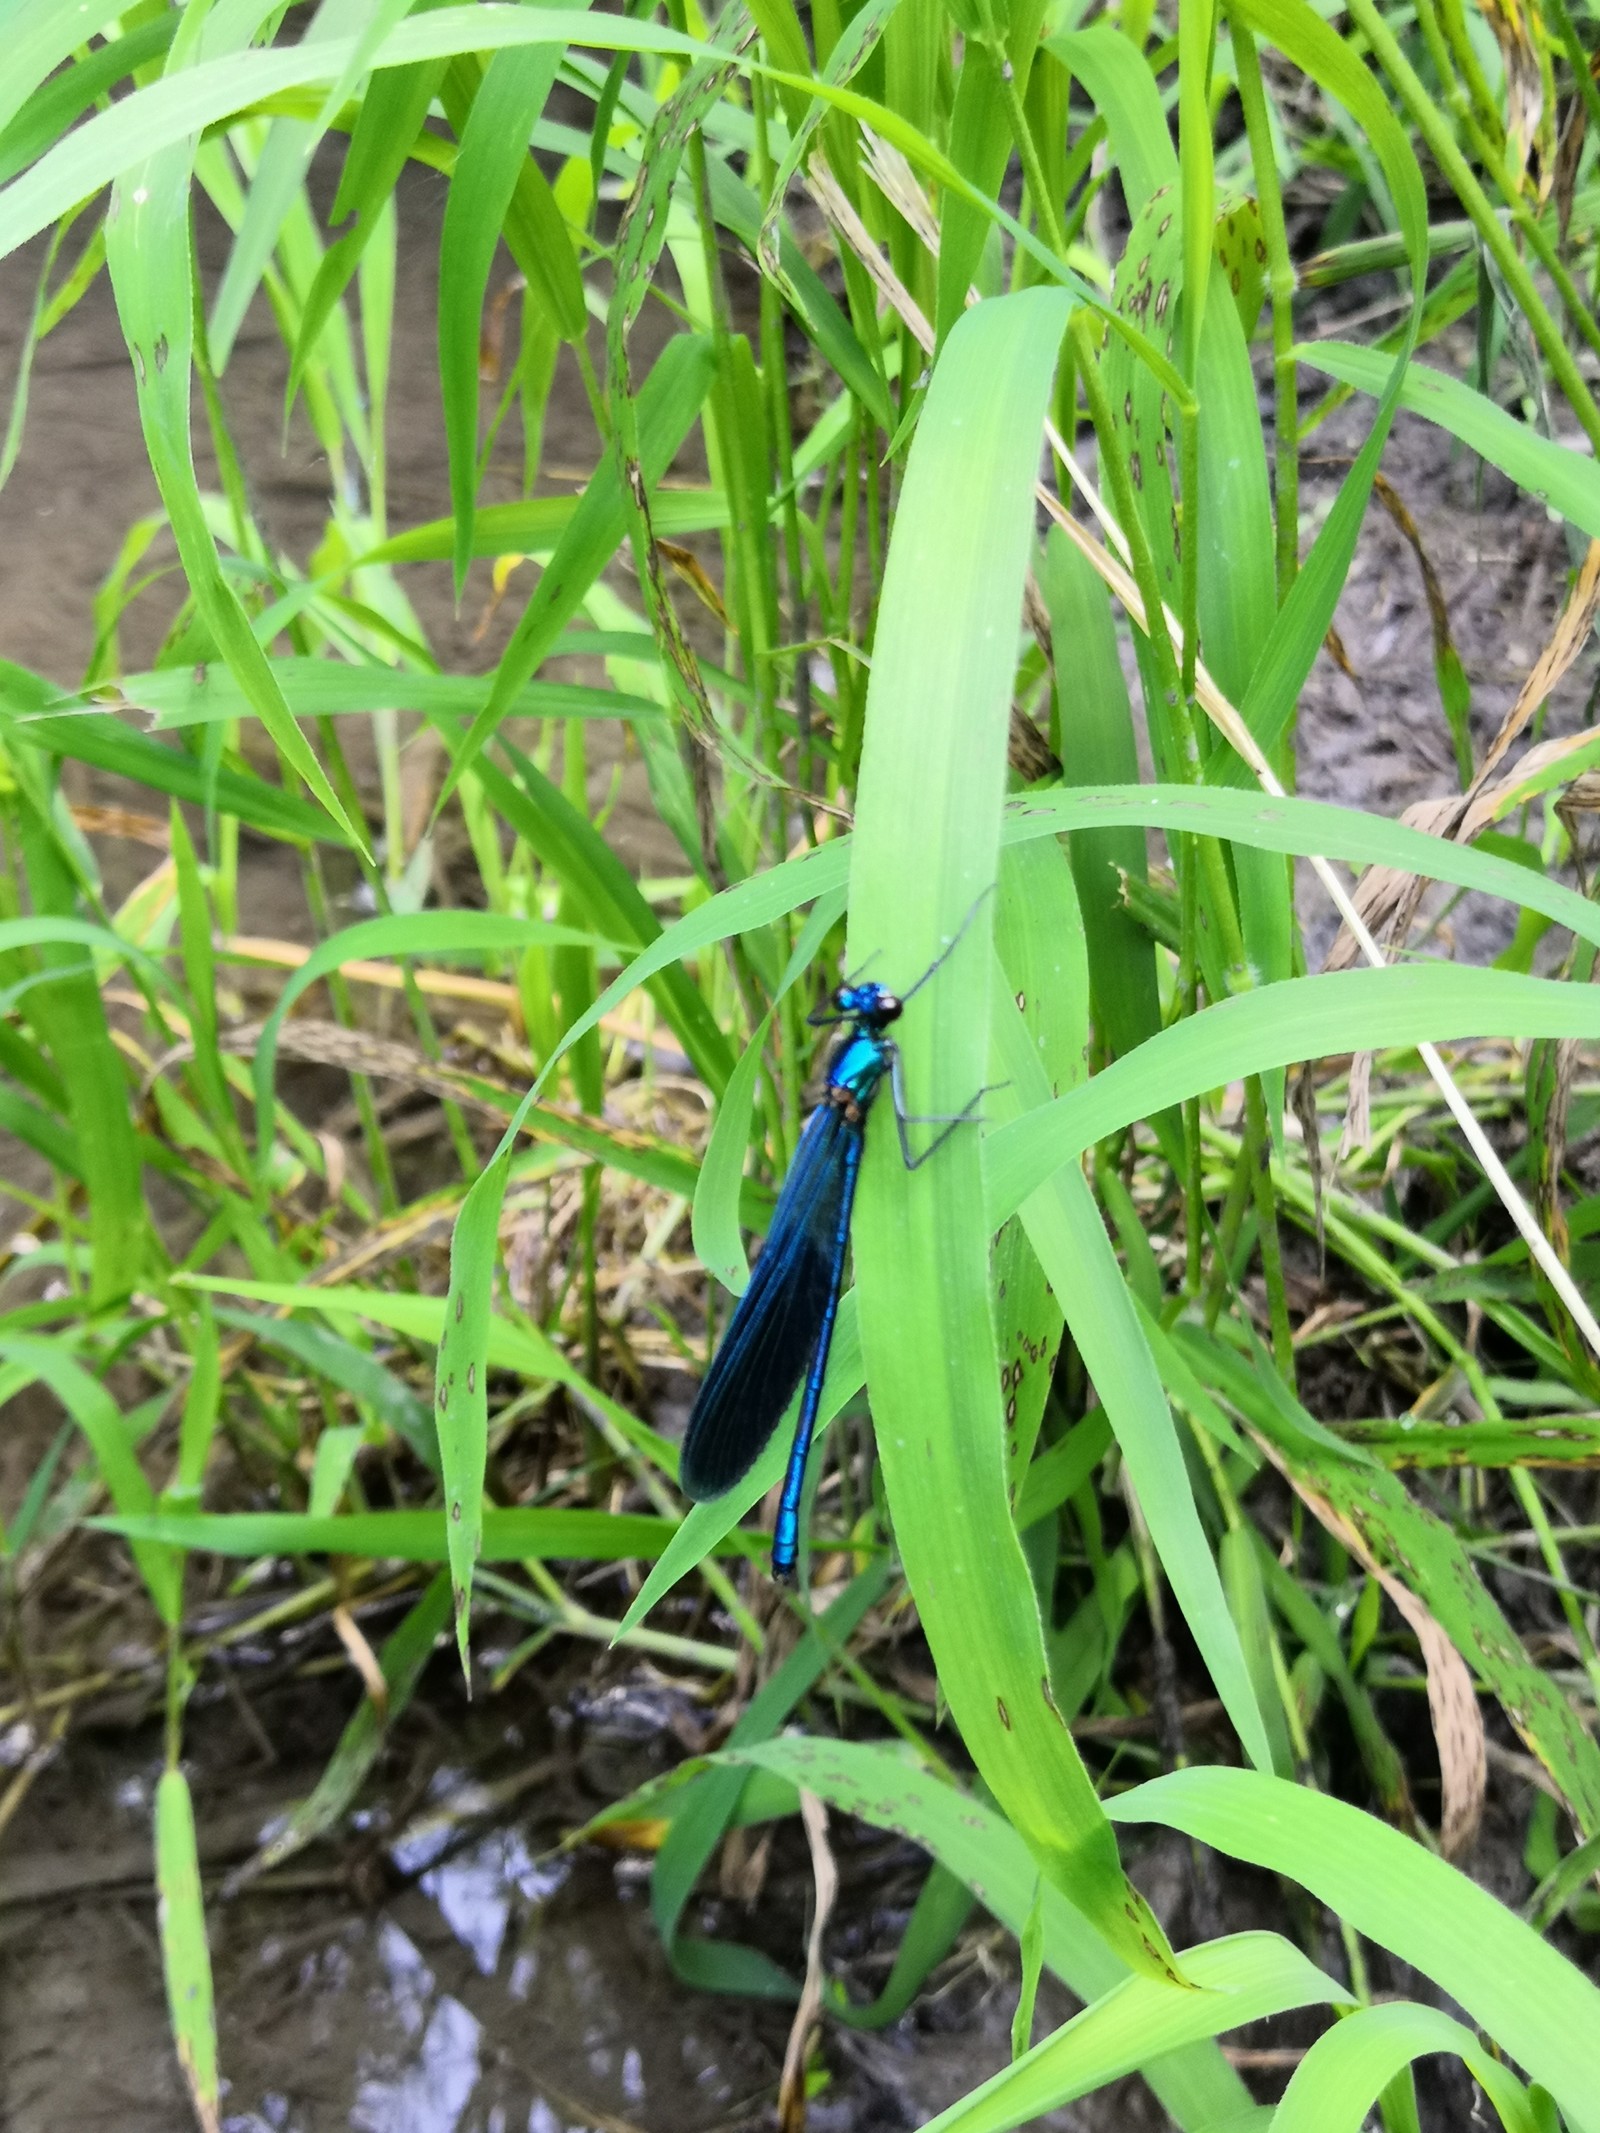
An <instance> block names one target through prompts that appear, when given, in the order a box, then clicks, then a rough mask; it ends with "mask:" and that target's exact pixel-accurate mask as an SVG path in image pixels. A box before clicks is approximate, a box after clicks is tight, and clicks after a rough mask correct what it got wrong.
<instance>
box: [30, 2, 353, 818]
mask: <svg viewBox="0 0 1600 2133" xmlns="http://www.w3.org/2000/svg"><path fill="white" fill-rule="evenodd" d="M182 45H183V40H181V39H180V40H179V41H178V43H175V44H174V47H173V52H172V64H173V65H174V67H181V71H185V72H186V71H191V70H190V69H189V68H188V67H187V66H183V65H182V61H183V60H185V59H186V58H187V56H188V55H187V54H186V53H184V52H183V50H182ZM129 101H130V102H137V101H138V98H137V96H135V97H133V98H131V99H129ZM122 108H126V106H123V107H122ZM85 131H87V129H85ZM193 164H194V143H193V141H184V140H181V139H180V140H179V141H177V142H176V143H175V144H173V145H172V146H171V147H167V148H163V149H161V150H159V151H158V152H156V153H155V154H153V155H150V156H148V157H147V158H145V159H144V160H142V161H141V162H139V163H138V164H136V165H135V167H134V168H133V169H131V170H130V171H128V172H127V174H126V176H125V177H124V178H123V179H122V180H121V181H120V183H119V185H118V189H117V192H116V195H115V197H114V199H113V202H112V210H111V214H110V217H109V226H108V233H107V238H106V263H107V265H108V266H109V268H110V270H111V285H112V288H113V290H114V291H115V294H116V299H117V312H118V316H119V317H120V319H121V321H122V330H123V333H124V335H125V337H126V339H127V342H128V348H129V351H130V353H131V355H132V358H133V368H134V381H135V387H136V392H137V397H138V403H139V418H140V422H141V424H142V426H143V429H144V438H145V448H146V451H147V452H148V454H149V457H150V467H151V471H152V473H153V474H154V475H155V478H156V484H157V486H158V487H159V489H160V491H161V500H162V502H163V504H164V505H165V506H166V510H167V516H168V519H169V520H170V522H171V526H172V534H173V538H174V540H175V541H176V542H177V544H178V553H179V555H180V556H181V558H182V560H183V567H184V570H185V573H186V574H187V576H188V579H189V583H190V586H191V588H192V589H193V592H194V595H195V599H196V601H197V603H198V605H199V608H200V612H201V614H202V616H203V617H204V619H205V621H206V624H207V626H208V628H209V629H210V632H211V635H212V638H213V641H214V642H215V644H216V646H217V649H218V650H219V652H220V653H221V654H222V656H223V657H224V658H225V659H226V660H227V662H228V664H229V665H230V666H231V667H232V669H233V671H234V673H235V674H236V675H237V676H238V678H239V681H240V683H241V685H242V686H243V687H244V689H245V691H246V693H247V694H248V695H249V697H250V700H251V703H252V705H253V707H254V709H255V712H256V715H257V716H258V717H259V718H260V720H261V721H262V723H263V725H265V727H266V728H267V731H268V732H269V733H270V734H271V736H272V739H273V742H274V744H275V745H276V747H277V749H278V752H279V754H280V755H281V756H282V757H283V759H284V761H285V762H286V763H289V764H290V765H292V766H293V768H294V769H295V770H296V771H297V772H298V773H299V775H300V776H301V777H302V778H303V779H304V780H305V782H306V784H307V786H308V787H309V788H310V790H311V792H312V793H313V795H314V796H315V797H316V798H317V799H318V800H320V801H321V803H322V805H323V806H324V807H325V808H326V809H327V811H328V813H329V815H330V816H331V817H332V818H333V820H334V821H335V822H336V823H337V824H338V825H339V827H340V828H341V829H342V830H344V831H345V832H346V833H347V835H348V836H349V837H350V838H351V839H352V841H353V842H355V843H357V844H360V843H361V842H362V841H363V840H362V837H361V832H360V829H359V827H358V825H356V824H354V823H352V822H351V821H350V820H349V818H348V817H347V816H346V814H345V812H344V808H343V807H342V805H341V804H340V801H339V799H338V796H337V795H336V794H335V792H334V790H333V788H332V786H331V785H330V784H329V783H328V780H327V778H326V776H325V775H324V774H323V770H322V766H321V764H320V763H319V762H318V761H317V759H316V757H315V755H314V754H313V753H312V751H311V749H310V747H309V746H308V745H307V743H306V741H305V739H304V737H303V735H302V734H301V732H300V729H299V727H298V726H296V724H295V723H294V720H293V719H292V718H291V717H290V715H289V707H288V706H287V704H285V703H284V701H283V698H282V695H281V694H280V692H279V691H278V689H277V687H276V685H275V684H274V682H273V679H272V673H271V668H270V666H269V664H268V662H267V659H266V655H265V654H264V653H263V651H262V650H261V647H260V646H259V645H258V644H257V643H256V640H255V636H254V634H253V633H252V631H251V628H250V623H249V620H248V618H247V616H246V615H245V612H244V610H243V608H242V607H241V606H240V604H239V598H238V595H237V593H236V592H235V591H234V589H233V586H232V585H231V584H230V582H229V580H228V578H227V577H226V575H225V574H224V572H223V569H222V564H221V560H220V558H219V556H218V553H217V546H216V542H215V540H214V539H213V537H212V533H211V528H210V525H209V523H208V521H207V518H206V513H205V507H204V505H203V503H202V502H201V498H200V491H199V487H198V485H197V483H196V479H195V470H194V456H193V447H192V441H191V437H190V429H189V393H190V385H191V377H192V370H193V342H194V318H193V305H194V260H193V253H192V246H191V237H190V224H189V186H190V180H191V177H192V174H193ZM30 175H31V174H30ZM26 182H27V180H26V179H19V180H18V181H17V183H18V184H19V185H21V184H25V183H26ZM3 197H4V196H0V198H3Z"/></svg>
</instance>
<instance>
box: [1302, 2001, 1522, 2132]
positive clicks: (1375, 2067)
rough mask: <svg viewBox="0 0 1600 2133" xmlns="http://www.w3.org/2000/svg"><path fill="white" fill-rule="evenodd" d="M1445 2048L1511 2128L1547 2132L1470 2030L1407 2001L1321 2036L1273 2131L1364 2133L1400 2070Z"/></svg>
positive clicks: (1361, 2012) (1360, 2013)
mask: <svg viewBox="0 0 1600 2133" xmlns="http://www.w3.org/2000/svg"><path fill="white" fill-rule="evenodd" d="M1444 2052H1448V2053H1450V2054H1451V2055H1452V2056H1453V2057H1455V2058H1457V2059H1460V2060H1461V2061H1462V2062H1463V2064H1464V2065H1466V2066H1467V2067H1469V2068H1470V2069H1471V2071H1472V2073H1473V2074H1474V2075H1475V2076H1476V2077H1477V2081H1478V2084H1479V2086H1480V2087H1481V2088H1482V2090H1483V2092H1484V2094H1485V2095H1486V2096H1487V2097H1488V2098H1489V2100H1490V2102H1491V2103H1492V2104H1493V2105H1494V2107H1495V2111H1496V2113H1497V2115H1498V2117H1499V2119H1500V2123H1501V2125H1502V2126H1504V2127H1505V2129H1506V2133H1541V2129H1540V2125H1539V2121H1538V2120H1537V2118H1536V2117H1535V2116H1534V2113H1533V2108H1532V2106H1531V2104H1530V2103H1529V2100H1528V2093H1527V2091H1526V2089H1524V2088H1523V2086H1522V2084H1521V2082H1520V2081H1518V2080H1517V2079H1516V2077H1515V2076H1514V2075H1513V2074H1511V2073H1508V2072H1507V2070H1506V2068H1505V2067H1503V2066H1502V2065H1501V2064H1500V2061H1499V2060H1498V2059H1496V2058H1494V2057H1493V2056H1492V2055H1491V2054H1490V2053H1488V2052H1486V2051H1485V2050H1484V2048H1483V2046H1482V2045H1481V2044H1480V2043H1479V2042H1478V2039H1477V2038H1476V2037H1475V2036H1474V2035H1473V2033H1472V2031H1471V2030H1470V2029H1466V2028H1463V2026H1462V2025H1461V2023H1459V2022H1452V2021H1451V2019H1450V2017H1449V2016H1448V2015H1447V2014H1441V2013H1440V2012H1439V2010H1438V2008H1436V2007H1418V2006H1417V2005H1416V2004H1415V2003H1414V2002H1412V2001H1409V2000H1401V2001H1398V2002H1396V2003H1394V2004H1392V2005H1390V2006H1386V2007H1363V2008H1360V2009H1358V2010H1357V2012H1355V2013H1354V2014H1352V2015H1350V2016H1349V2017H1348V2018H1347V2019H1346V2020H1345V2021H1343V2022H1338V2023H1336V2024H1335V2025H1334V2027H1333V2028H1332V2029H1330V2030H1328V2031H1327V2033H1326V2034H1325V2035H1323V2036H1321V2037H1319V2038H1318V2039H1317V2041H1316V2043H1315V2044H1313V2045H1312V2047H1311V2049H1310V2051H1308V2052H1307V2053H1306V2055H1305V2057H1304V2058H1303V2059H1302V2060H1301V2062H1300V2064H1299V2065H1298V2066H1297V2067H1296V2068H1295V2070H1294V2073H1293V2075H1292V2077H1291V2078H1290V2082H1289V2086H1288V2088H1287V2089H1285V2090H1284V2093H1283V2100H1282V2102H1281V2103H1280V2104H1279V2105H1278V2108H1277V2112H1276V2114H1275V2115H1274V2117H1273V2121H1272V2124H1273V2133H1361V2128H1362V2126H1364V2125H1365V2124H1366V2122H1367V2114H1368V2112H1369V2111H1371V2109H1372V2107H1373V2106H1374V2104H1376V2103H1377V2101H1378V2099H1379V2097H1380V2095H1381V2094H1382V2093H1383V2091H1384V2089H1385V2088H1386V2087H1387V2086H1388V2084H1389V2083H1390V2081H1392V2080H1393V2079H1394V2077H1395V2075H1396V2074H1398V2073H1400V2072H1401V2071H1402V2070H1403V2069H1404V2068H1406V2067H1408V2066H1410V2065H1411V2063H1412V2061H1413V2060H1416V2059H1422V2058H1426V2057H1428V2056H1429V2055H1430V2054H1433V2053H1444ZM1473 2115H1474V2116H1477V2113H1476V2111H1475V2112H1474V2114H1473Z"/></svg>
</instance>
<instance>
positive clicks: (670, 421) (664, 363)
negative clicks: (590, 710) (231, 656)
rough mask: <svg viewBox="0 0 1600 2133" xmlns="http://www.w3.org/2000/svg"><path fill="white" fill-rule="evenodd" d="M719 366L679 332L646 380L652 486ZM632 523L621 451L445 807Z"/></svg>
mask: <svg viewBox="0 0 1600 2133" xmlns="http://www.w3.org/2000/svg"><path fill="white" fill-rule="evenodd" d="M714 369H715V361H714V357H713V354H712V349H711V344H710V342H709V341H708V340H705V339H702V338H701V337H700V336H698V335H695V334H679V335H677V336H676V337H675V338H674V339H673V340H671V341H669V342H668V344H667V346H666V348H665V349H664V350H663V351H662V353H661V355H660V357H659V358H658V359H657V362H656V364H655V367H654V368H653V369H652V371H651V372H650V375H649V377H648V378H646V380H645V382H644V389H643V391H642V392H641V393H640V395H639V409H638V414H639V447H640V460H641V464H642V466H643V468H644V478H645V482H646V484H647V486H649V487H650V488H654V487H655V485H656V483H657V482H659V481H660V480H661V477H662V476H663V475H664V474H665V473H666V471H667V468H668V467H669V466H670V465H671V464H672V461H673V458H674V456H675V455H676V453H677V451H678V448H679V446H680V445H681V444H682V443H683V440H684V438H685V437H687V436H688V434H689V430H690V428H691V426H692V425H693V423H694V421H695V418H696V417H697V416H698V414H699V412H700V408H701V405H702V403H703V402H704V400H705V396H706V394H707V392H708V391H709V390H710V387H711V382H712V376H713V372H714ZM627 524H628V522H627V513H626V509H625V506H624V501H623V495H622V476H621V474H620V472H619V471H618V467H617V462H616V459H615V457H614V455H613V454H611V453H609V452H608V453H607V454H606V456H605V458H604V459H603V460H602V461H601V462H600V464H599V466H598V467H596V469H595V471H594V473H593V474H592V475H590V477H589V482H588V486H587V487H586V488H585V490H584V492H583V500H582V502H581V503H580V505H579V507H578V509H577V510H576V511H575V512H574V513H573V516H572V519H571V522H570V523H569V525H568V527H567V530H566V532H565V533H564V534H563V535H562V537H561V539H560V541H559V542H558V543H557V545H556V550H555V553H554V554H553V555H552V556H551V558H550V561H549V563H548V564H547V565H546V567H545V570H544V574H543V575H542V577H541V578H540V580H539V583H538V585H537V587H536V588H535V590H534V594H533V597H532V598H531V599H530V600H529V602H528V605H527V606H526V608H524V610H523V612H522V615H521V617H520V618H519V620H518V622H517V626H516V629H515V630H514V631H513V632H512V636H511V642H510V643H509V644H508V645H507V646H506V648H505V651H504V652H503V653H502V654H501V658H500V664H499V666H498V668H497V669H496V670H495V678H494V687H493V689H492V690H491V691H490V695H489V701H488V702H487V704H485V705H484V707H483V710H482V711H481V712H480V713H479V714H478V716H477V717H476V718H475V719H474V720H473V722H472V727H471V730H470V731H469V732H468V734H467V737H466V739H465V741H464V742H463V743H462V744H461V746H460V748H459V749H458V751H457V752H456V756H455V761H454V762H453V763H452V765H451V768H450V776H449V778H448V779H447V780H446V782H445V787H444V790H443V792H442V793H441V794H440V796H439V806H441V807H442V806H443V805H444V803H445V801H446V800H447V799H448V798H449V797H450V794H451V793H452V792H453V791H454V790H455V788H456V786H457V784H458V783H459V782H460V779H461V775H462V773H463V771H465V770H467V769H469V768H470V767H471V766H472V764H473V763H474V762H475V761H476V759H477V757H478V756H479V755H480V754H481V753H482V751H483V748H484V746H485V745H486V743H487V742H488V740H489V738H490V736H491V735H492V734H493V732H494V731H495V728H496V727H497V726H498V725H499V724H500V722H501V721H502V719H504V718H506V717H507V716H509V714H510V711H511V708H512V706H513V704H514V703H515V701H516V699H517V697H518V695H519V694H520V693H521V691H522V688H523V686H524V684H525V683H526V682H527V680H528V679H529V677H530V675H532V674H533V672H534V671H535V669H536V668H537V667H538V666H539V664H540V663H541V661H542V660H544V659H545V658H547V657H548V655H549V652H550V649H551V647H552V646H553V645H554V643H555V641H556V639H557V637H559V636H560V634H561V632H562V630H564V629H565V628H566V626H567V624H568V623H569V622H570V621H571V620H572V617H573V616H574V615H575V614H576V613H577V611H578V608H579V606H580V605H581V604H582V601H583V596H584V594H585V593H586V592H587V591H588V589H589V587H590V586H591V585H592V584H593V583H594V581H595V579H596V578H597V577H598V576H599V575H600V573H601V571H602V570H603V569H604V568H605V566H606V564H607V563H609V562H610V560H611V558H612V557H613V556H614V555H615V554H616V552H617V549H618V548H619V547H620V546H621V544H622V540H623V537H624V535H625V534H626V532H627Z"/></svg>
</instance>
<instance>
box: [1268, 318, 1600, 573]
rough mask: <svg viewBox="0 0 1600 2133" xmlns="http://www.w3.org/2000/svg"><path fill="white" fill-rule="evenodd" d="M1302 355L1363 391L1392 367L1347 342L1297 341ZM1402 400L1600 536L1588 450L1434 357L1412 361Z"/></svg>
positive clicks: (1376, 386) (1598, 482)
mask: <svg viewBox="0 0 1600 2133" xmlns="http://www.w3.org/2000/svg"><path fill="white" fill-rule="evenodd" d="M1295 358H1296V360H1297V361H1298V362H1301V363H1305V364H1308V365H1309V366H1310V367H1311V368H1312V369H1313V370H1324V371H1326V372H1327V373H1328V375H1329V377H1331V378H1338V379H1340V380H1342V382H1343V383H1344V384H1346V385H1353V386H1355V388H1356V389H1357V391H1358V392H1364V393H1371V392H1376V391H1378V390H1380V389H1381V384H1382V381H1383V380H1384V379H1385V378H1386V377H1387V375H1388V371H1389V365H1388V364H1387V363H1386V362H1385V361H1384V359H1383V357H1382V356H1379V355H1374V354H1373V352H1372V351H1371V350H1370V349H1367V348H1356V347H1353V346H1352V345H1351V343H1350V342H1348V341H1310V342H1307V343H1306V344H1305V345H1304V346H1303V347H1298V348H1296V350H1295ZM1400 405H1401V406H1402V407H1403V408H1405V409H1406V410H1407V411H1408V412H1409V413H1410V414H1413V415H1421V416H1422V417H1423V418H1424V420H1426V421H1428V422H1436V423H1437V424H1438V425H1439V427H1440V429H1442V430H1448V431H1449V433H1450V435H1451V436H1452V437H1459V438H1460V440H1461V442H1462V443H1463V444H1465V445H1468V446H1470V447H1471V449H1472V450H1473V451H1474V452H1476V453H1478V454H1479V456H1480V457H1481V458H1484V459H1487V460H1488V461H1489V462H1490V464H1491V465H1492V466H1497V467H1498V468H1499V469H1500V471H1501V473H1502V474H1506V475H1509V476H1510V478H1511V480H1512V481H1514V482H1515V483H1516V485H1517V487H1518V488H1519V489H1524V490H1526V491H1527V492H1528V494H1529V495H1530V496H1538V497H1542V498H1543V500H1544V501H1545V502H1546V503H1547V504H1549V505H1550V506H1551V507H1552V508H1553V509H1554V510H1557V511H1559V512H1560V513H1561V516H1562V517H1563V518H1565V519H1570V520H1571V522H1572V524H1573V525H1574V526H1577V527H1579V528H1581V530H1582V531H1583V532H1585V533H1586V534H1588V536H1589V538H1590V539H1591V540H1600V467H1597V466H1596V465H1595V463H1594V461H1593V459H1592V458H1590V457H1589V456H1588V454H1587V453H1585V452H1578V451H1574V450H1573V449H1572V448H1571V447H1570V446H1568V445H1564V444H1558V443H1557V442H1556V440H1555V439H1554V438H1553V437H1541V436H1540V434H1539V432H1538V431H1537V430H1535V429H1532V428H1530V427H1529V425H1528V424H1527V423H1526V422H1519V421H1518V420H1517V418H1516V417H1515V416H1514V415H1509V414H1507V413H1506V411H1505V409H1504V408H1502V407H1496V405H1495V403H1494V402H1493V401H1492V400H1491V399H1489V398H1488V397H1487V396H1486V395H1485V394H1483V393H1480V392H1475V391H1474V390H1473V388H1472V387H1471V386H1470V385H1467V384H1465V383H1464V382H1463V381H1462V380H1461V379H1460V378H1452V377H1451V376H1450V375H1449V374H1448V372H1446V371H1442V370H1435V369H1434V368H1433V366H1432V365H1431V364H1428V363H1417V362H1412V363H1410V364H1408V365H1407V367H1406V374H1405V377H1404V380H1403V381H1402V383H1401V387H1400Z"/></svg>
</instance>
